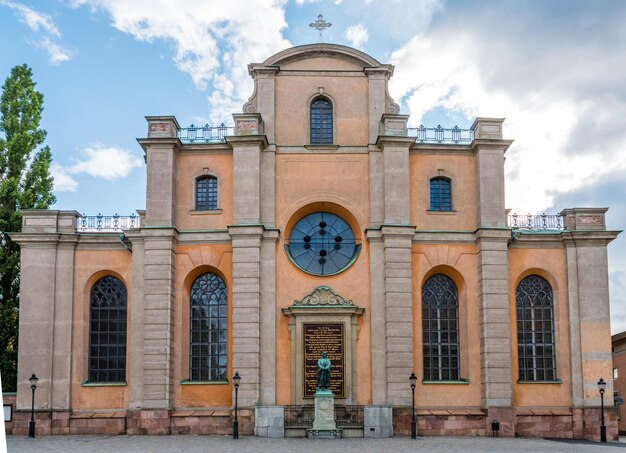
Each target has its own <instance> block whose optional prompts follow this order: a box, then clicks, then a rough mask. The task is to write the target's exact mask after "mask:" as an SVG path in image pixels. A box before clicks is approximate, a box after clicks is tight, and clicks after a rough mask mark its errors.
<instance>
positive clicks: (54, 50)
mask: <svg viewBox="0 0 626 453" xmlns="http://www.w3.org/2000/svg"><path fill="white" fill-rule="evenodd" d="M37 47H41V48H42V49H44V50H45V51H46V52H48V56H49V58H48V61H49V62H50V64H53V65H59V64H61V63H63V62H65V61H69V60H70V59H71V58H72V53H71V52H70V51H69V50H67V49H64V48H63V47H61V46H59V45H58V44H56V43H54V42H52V41H51V40H50V38H48V37H47V36H44V37H43V38H42V39H41V40H40V41H39V42H37Z"/></svg>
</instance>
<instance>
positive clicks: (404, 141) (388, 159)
mask: <svg viewBox="0 0 626 453" xmlns="http://www.w3.org/2000/svg"><path fill="white" fill-rule="evenodd" d="M414 141H415V140H414V139H413V138H412V137H406V136H379V137H378V141H377V143H376V144H377V146H378V147H379V148H381V149H382V150H383V181H384V187H383V190H384V216H385V218H384V223H385V224H392V225H408V224H409V221H410V215H411V196H410V185H409V147H410V146H411V144H413V142H414Z"/></svg>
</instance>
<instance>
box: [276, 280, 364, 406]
mask: <svg viewBox="0 0 626 453" xmlns="http://www.w3.org/2000/svg"><path fill="white" fill-rule="evenodd" d="M364 310H365V309H364V308H363V307H358V306H356V305H354V304H353V303H352V301H351V300H348V299H346V298H344V297H342V296H340V295H338V294H336V293H335V292H334V291H333V290H332V289H331V288H329V287H327V286H319V287H317V288H315V290H313V292H311V293H310V294H308V295H306V296H304V297H303V298H302V299H300V300H294V301H293V304H292V305H291V306H289V307H286V308H283V313H284V314H285V315H286V316H287V317H289V339H290V340H291V401H292V404H309V403H311V404H312V402H313V400H312V399H311V398H312V396H313V393H314V392H315V388H314V387H315V379H316V377H315V370H316V360H317V358H319V357H316V356H317V355H318V354H320V353H321V351H322V350H327V351H326V352H328V354H329V357H330V358H331V362H332V363H333V365H332V368H331V390H333V393H335V399H336V400H337V402H339V403H342V404H356V392H357V367H356V359H357V357H356V342H357V339H358V335H359V317H360V316H361V315H362V314H363V311H364Z"/></svg>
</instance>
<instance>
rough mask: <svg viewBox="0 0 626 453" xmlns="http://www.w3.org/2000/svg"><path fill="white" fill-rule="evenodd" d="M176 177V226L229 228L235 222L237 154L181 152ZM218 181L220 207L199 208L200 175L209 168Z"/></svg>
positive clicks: (196, 228) (184, 228)
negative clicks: (235, 169) (212, 208)
mask: <svg viewBox="0 0 626 453" xmlns="http://www.w3.org/2000/svg"><path fill="white" fill-rule="evenodd" d="M176 164H177V173H176V174H177V178H176V226H177V227H178V229H179V230H181V231H184V230H215V229H225V228H226V226H227V225H230V224H231V223H232V216H233V211H232V199H233V156H232V153H230V152H228V153H225V154H194V153H180V154H179V155H178V160H177V162H176ZM205 168H206V169H207V170H206V171H207V172H208V174H210V175H213V176H216V177H217V181H218V200H217V207H218V210H217V211H213V212H206V211H205V212H203V211H196V210H195V202H196V199H195V197H196V194H195V183H196V178H197V177H199V176H202V175H203V174H204V172H205V170H204V169H205Z"/></svg>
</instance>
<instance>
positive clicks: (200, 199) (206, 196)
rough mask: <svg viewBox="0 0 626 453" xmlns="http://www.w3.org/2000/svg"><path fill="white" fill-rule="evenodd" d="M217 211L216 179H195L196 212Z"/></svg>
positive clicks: (204, 177)
mask: <svg viewBox="0 0 626 453" xmlns="http://www.w3.org/2000/svg"><path fill="white" fill-rule="evenodd" d="M212 209H217V178H216V177H215V176H210V175H209V176H200V177H199V178H197V179H196V210H198V211H209V210H212Z"/></svg>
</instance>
